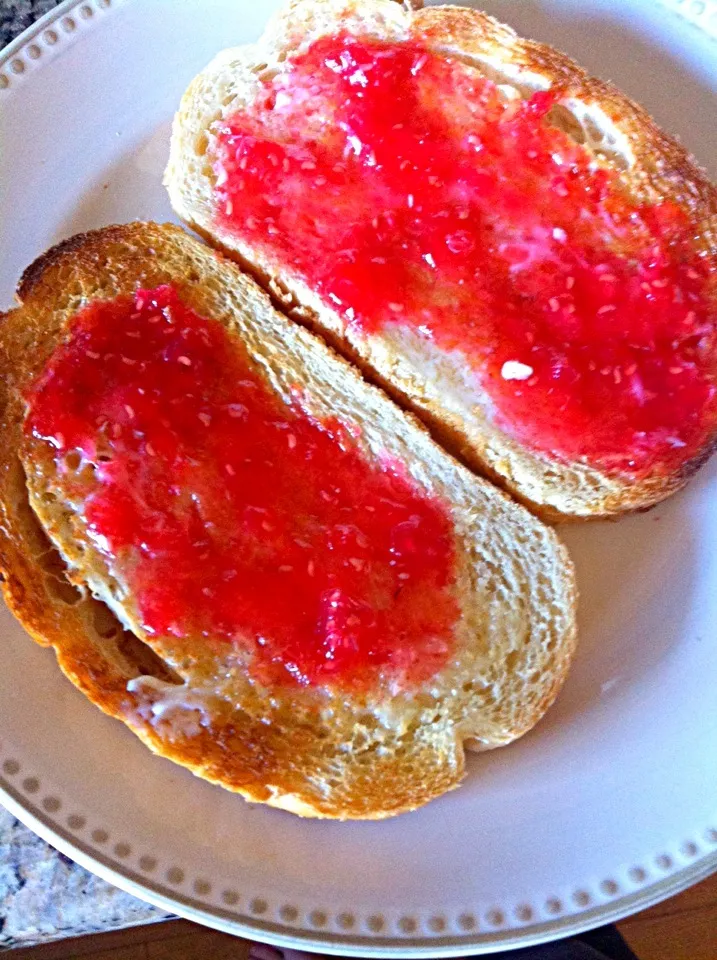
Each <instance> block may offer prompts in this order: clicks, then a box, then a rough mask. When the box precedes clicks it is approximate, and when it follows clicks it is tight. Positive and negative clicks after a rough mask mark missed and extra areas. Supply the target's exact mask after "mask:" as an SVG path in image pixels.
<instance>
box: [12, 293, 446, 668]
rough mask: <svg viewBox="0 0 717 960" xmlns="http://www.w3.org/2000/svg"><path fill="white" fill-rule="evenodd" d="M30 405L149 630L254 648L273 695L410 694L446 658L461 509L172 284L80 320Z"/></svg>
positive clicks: (101, 305)
mask: <svg viewBox="0 0 717 960" xmlns="http://www.w3.org/2000/svg"><path fill="white" fill-rule="evenodd" d="M28 401H29V410H28V415H27V419H26V424H25V429H26V432H28V433H29V434H31V435H33V436H34V437H35V438H36V439H39V440H45V441H47V442H49V443H50V444H52V446H53V448H54V456H55V458H56V459H57V462H58V467H59V475H60V481H59V482H60V483H61V484H66V485H67V488H68V490H70V491H71V492H74V493H75V494H76V493H77V492H78V491H77V489H76V487H77V485H78V484H81V483H82V482H83V479H82V478H83V477H84V478H86V479H85V482H87V483H88V484H89V486H88V497H87V500H86V511H85V517H86V523H87V527H88V532H89V534H90V536H91V537H92V539H93V541H94V542H95V543H96V544H97V546H98V547H99V548H100V549H101V550H102V551H103V552H104V553H105V554H106V555H107V556H108V557H110V558H111V560H112V564H113V567H114V569H115V571H119V572H121V574H122V576H123V578H124V579H125V580H126V582H127V583H128V585H129V586H130V588H131V590H132V592H133V595H134V597H135V599H136V602H137V604H138V607H139V613H140V616H141V619H142V621H143V624H144V627H145V629H146V630H147V631H148V632H150V633H152V634H157V635H162V636H170V637H171V636H176V637H180V638H191V639H195V638H202V637H206V638H207V640H206V642H226V641H229V642H232V643H236V644H242V645H244V646H245V647H248V648H249V650H250V651H251V652H252V653H253V654H254V656H253V658H252V664H253V666H252V668H251V669H252V670H253V672H254V675H255V676H256V677H257V678H258V679H259V680H260V681H262V682H266V683H299V684H317V683H322V684H323V683H326V684H338V685H352V684H353V685H355V684H362V685H365V684H367V683H370V682H373V681H374V680H376V679H377V678H378V675H379V673H380V674H381V675H382V676H384V677H387V678H388V680H389V681H392V682H394V683H398V684H410V683H413V682H418V681H420V680H422V679H425V678H426V677H429V676H431V675H432V674H433V673H434V672H435V671H436V670H438V669H439V668H440V667H441V666H442V665H443V664H444V663H445V661H446V658H447V657H448V656H449V654H450V651H451V649H452V647H451V644H452V636H453V626H454V623H455V620H456V616H457V610H456V606H455V602H454V599H453V596H452V591H451V589H450V588H451V586H452V584H453V581H454V547H453V542H454V541H453V529H452V524H451V521H450V519H449V517H448V514H447V511H446V510H445V509H444V507H443V506H442V505H441V504H440V503H438V502H435V501H434V500H431V499H429V498H427V497H426V496H425V495H423V494H422V493H421V492H419V491H418V490H417V489H416V488H415V487H414V485H413V484H412V483H411V482H410V481H409V480H408V479H407V477H406V476H405V475H404V474H403V473H402V471H401V469H400V467H398V466H396V465H391V464H390V463H385V464H383V465H382V466H374V465H371V464H369V463H368V462H367V461H366V460H365V459H364V458H363V457H362V456H361V455H360V454H359V453H358V452H357V449H356V445H355V440H354V439H353V438H352V436H351V434H350V432H349V431H348V430H347V429H345V428H344V427H342V426H341V424H339V423H334V422H317V421H316V420H313V419H311V418H310V417H308V416H307V415H306V414H305V413H304V412H302V410H301V408H300V406H299V402H298V401H297V403H296V404H294V405H292V406H287V405H286V404H284V403H283V402H282V401H281V400H280V399H279V398H278V397H277V395H275V394H274V393H273V392H270V391H269V389H268V388H267V387H266V386H265V384H264V382H263V381H262V380H261V379H260V378H259V377H258V376H257V375H256V374H255V373H254V372H253V368H252V366H251V364H250V362H249V361H248V360H247V358H246V357H245V356H244V355H243V353H242V352H241V350H240V347H239V346H238V345H237V343H236V342H235V341H234V340H232V339H230V338H229V336H228V335H227V333H226V331H225V330H224V328H223V327H222V326H221V325H220V324H219V323H217V322H216V321H213V320H209V319H204V318H202V317H200V316H198V315H197V314H196V313H194V312H192V311H191V310H190V309H188V308H187V307H186V306H184V305H183V304H182V302H181V300H180V299H179V297H178V295H177V294H176V292H175V291H174V290H173V289H172V288H171V287H166V286H165V287H159V288H157V289H155V290H150V291H140V292H138V293H137V294H136V296H135V297H134V299H132V298H129V297H126V298H120V299H118V300H116V301H109V302H98V303H96V304H93V305H91V306H89V307H88V308H86V309H85V310H83V311H82V312H81V313H79V314H78V315H77V317H76V318H75V320H74V323H73V326H72V327H71V332H70V336H69V339H68V340H67V341H66V343H65V344H64V345H62V346H61V347H59V348H58V349H57V351H56V352H55V354H54V355H53V357H52V359H51V361H50V363H49V364H48V366H47V368H46V369H45V371H44V373H43V375H42V376H41V378H40V379H39V380H38V382H37V384H36V385H35V386H34V388H33V392H32V394H31V395H30V396H29V398H28ZM78 454H79V457H78ZM80 458H81V462H80V463H78V462H77V461H78V459H80ZM68 464H69V466H68ZM88 465H89V466H88ZM88 471H89V474H90V479H89V480H87V474H88ZM201 642H205V641H201Z"/></svg>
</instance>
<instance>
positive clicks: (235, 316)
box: [0, 223, 575, 819]
mask: <svg viewBox="0 0 717 960" xmlns="http://www.w3.org/2000/svg"><path fill="white" fill-rule="evenodd" d="M165 283H171V284H172V285H174V287H175V289H176V290H177V291H178V293H179V295H180V297H181V298H182V301H183V302H184V303H186V304H187V305H188V306H189V307H190V308H191V309H193V310H195V311H196V312H198V313H199V314H201V315H203V316H207V317H212V318H214V319H216V320H218V321H219V322H221V323H222V324H223V325H225V327H226V328H227V329H228V330H230V331H231V335H232V336H233V337H237V338H239V339H240V340H241V341H243V343H244V344H245V345H246V347H247V348H248V352H249V356H251V358H252V363H253V364H255V366H256V370H257V371H258V372H259V373H260V376H261V377H262V379H263V380H265V381H266V383H267V384H268V385H269V387H270V388H271V390H272V391H273V392H275V393H276V394H277V395H279V396H280V397H282V398H283V401H284V402H286V403H289V402H290V397H291V395H292V394H291V391H292V390H293V389H295V388H296V386H297V384H298V385H300V387H301V390H302V397H303V399H302V404H303V405H304V407H305V409H307V410H308V412H309V413H310V415H311V416H315V417H316V418H322V417H327V416H331V417H336V416H338V417H339V418H340V419H341V420H342V421H344V422H346V423H353V424H356V425H358V426H360V436H359V437H358V439H357V441H356V442H357V444H358V445H359V447H360V449H361V451H362V453H364V454H365V456H366V457H367V458H369V459H370V460H372V461H375V459H376V458H377V457H379V456H385V455H388V456H390V457H393V458H395V459H396V460H398V461H400V462H401V463H404V464H405V465H406V467H407V469H408V470H409V471H410V475H411V477H412V479H413V482H414V483H415V485H416V486H417V487H418V488H419V489H420V490H423V491H425V492H427V493H429V494H431V495H435V496H437V497H439V498H441V500H442V501H444V502H446V503H447V504H448V505H449V511H450V516H451V520H452V523H453V524H454V526H455V553H456V558H457V559H456V570H457V574H456V582H455V591H456V597H457V600H458V603H459V609H460V614H459V619H458V621H457V625H456V627H455V638H456V640H455V643H456V646H455V656H453V657H452V659H451V660H450V662H449V663H448V664H447V665H446V666H445V667H443V668H442V670H441V671H440V672H439V673H438V674H437V675H435V677H434V678H433V679H432V680H430V681H428V682H425V683H422V684H421V685H420V686H419V687H418V688H417V689H410V690H406V691H404V692H401V691H393V692H388V690H387V689H383V688H381V689H372V688H370V689H369V690H368V691H365V692H358V691H357V692H346V691H345V690H339V691H334V692H332V690H331V689H328V688H327V689H316V688H313V687H308V688H300V687H297V688H291V689H281V688H277V689H272V688H266V687H262V686H261V685H260V684H258V683H256V682H254V681H252V680H250V679H249V676H248V674H247V671H246V670H241V669H240V670H239V671H237V669H236V665H237V662H238V661H237V651H236V650H233V649H232V646H231V644H227V645H226V651H227V652H226V657H225V656H223V655H221V654H220V653H217V652H216V651H214V652H213V651H212V649H210V647H209V646H208V645H207V644H206V642H204V641H202V640H201V638H200V639H197V640H196V641H193V643H192V647H191V650H190V652H189V654H188V653H187V650H186V649H183V646H182V643H180V642H178V641H177V640H176V639H172V638H171V637H166V636H165V637H160V636H150V635H148V634H147V633H146V632H145V631H143V628H142V626H141V624H140V623H139V622H138V619H137V615H136V614H134V613H133V609H134V608H133V606H132V603H131V599H132V598H131V596H129V595H128V590H127V587H126V584H125V583H123V581H122V579H121V576H119V575H118V574H117V571H116V570H113V568H112V562H111V560H109V559H108V558H107V556H105V555H104V554H102V553H101V552H100V551H99V549H98V548H97V546H96V544H95V543H94V542H93V540H92V539H91V538H90V537H89V536H88V531H87V528H86V525H85V524H84V523H83V518H82V515H81V511H78V510H77V509H76V507H75V508H73V506H72V504H68V503H67V502H62V500H59V501H58V499H57V491H58V489H59V488H58V486H57V484H56V483H55V482H54V480H55V479H56V476H57V474H56V470H57V467H56V465H55V462H54V459H53V457H52V450H51V449H50V448H49V445H48V444H47V442H46V441H36V440H34V439H33V442H29V440H28V439H27V438H26V439H23V428H22V425H23V419H24V416H25V410H26V402H25V401H24V400H23V396H25V395H26V390H27V388H28V385H29V384H31V383H32V382H33V381H34V379H35V378H36V377H37V376H38V374H39V373H40V372H41V371H42V370H43V368H44V367H45V365H46V363H47V361H48V358H50V356H51V355H52V354H53V351H54V350H55V349H56V348H57V346H58V345H59V344H60V343H62V342H63V339H66V336H67V330H68V324H69V323H70V321H71V320H72V318H73V317H74V316H75V315H76V313H77V311H78V310H79V309H81V308H82V307H84V306H86V305H87V304H88V303H92V302H93V301H96V300H103V299H104V300H109V299H112V298H115V297H117V296H119V295H122V294H131V293H133V292H134V291H135V290H136V289H137V288H143V289H146V288H153V287H155V286H158V285H160V284H165ZM18 299H19V301H20V302H21V306H20V307H18V308H17V309H15V310H12V311H10V312H9V313H7V314H5V315H2V316H0V371H2V380H1V383H2V394H1V395H0V571H2V579H3V581H4V583H3V589H4V593H5V597H6V600H7V603H8V604H9V606H10V608H11V609H12V610H13V612H14V613H15V614H16V616H17V617H18V618H19V619H20V621H21V622H22V623H23V624H24V626H25V627H26V628H27V629H28V631H29V632H30V634H31V635H32V636H33V637H34V638H35V639H36V640H37V641H38V642H39V643H41V644H44V645H49V646H52V647H53V648H54V649H55V652H56V655H57V659H58V661H59V664H60V666H61V668H62V670H63V671H64V673H65V674H66V675H67V676H68V677H69V679H70V680H71V681H72V682H73V683H74V684H75V685H76V686H77V687H79V689H80V690H82V692H83V693H84V694H85V695H86V696H87V697H89V699H90V700H92V701H93V702H94V703H95V704H97V705H98V706H99V707H101V708H102V710H104V711H105V712H106V713H108V714H110V715H112V716H114V717H117V718H118V719H120V720H122V721H123V722H124V723H126V724H127V725H128V726H129V727H130V728H131V729H132V730H133V731H134V732H135V733H136V734H137V736H138V737H140V738H141V739H142V740H143V741H144V742H145V743H146V744H147V745H148V746H149V747H150V748H151V749H152V750H153V751H155V752H156V753H158V754H161V755H162V756H165V757H168V758H169V759H171V760H174V761H176V762H178V763H180V764H183V765H184V766H186V767H188V768H189V769H190V770H192V771H193V772H194V773H195V774H197V775H199V776H201V777H204V778H206V779H207V780H210V781H212V782H215V783H219V784H221V785H222V786H224V787H227V788H229V789H230V790H235V791H237V792H239V793H241V794H243V795H244V796H245V797H246V798H247V799H249V800H253V801H259V802H264V803H268V804H271V805H273V806H276V807H281V808H283V809H286V810H290V811H292V812H294V813H297V814H300V815H303V816H316V817H332V818H342V819H343V818H381V817H386V816H390V815H392V814H396V813H400V812H401V811H405V810H410V809H413V808H415V807H418V806H420V805H421V804H423V803H425V802H427V801H428V800H430V799H431V798H433V797H436V796H438V795H439V794H441V793H443V792H444V791H446V790H449V789H451V788H453V787H455V786H456V785H457V784H458V783H459V782H460V780H461V778H462V776H463V771H464V745H465V744H466V742H469V745H474V746H477V747H478V748H479V749H489V748H492V747H496V746H500V745H501V744H505V743H508V742H509V741H511V740H513V739H515V738H516V737H518V736H520V735H521V734H523V733H525V732H526V731H527V730H528V729H530V728H531V727H532V726H533V724H534V723H536V721H537V720H538V719H539V718H540V716H541V715H542V714H543V712H544V711H545V710H546V709H547V707H548V706H549V705H550V703H551V702H552V701H553V700H554V698H555V696H556V694H557V692H558V689H559V688H560V686H561V684H562V682H563V680H564V678H565V675H566V672H567V670H568V666H569V663H570V659H571V656H572V653H573V648H574V644H575V587H574V579H573V569H572V565H571V562H570V560H569V558H568V556H567V552H566V550H565V548H564V547H563V546H562V544H561V543H560V542H559V541H558V539H557V537H556V536H555V534H554V533H553V532H552V531H551V530H550V529H548V528H547V527H545V526H544V525H543V524H542V523H541V522H540V521H539V520H537V519H535V518H534V517H533V516H532V515H531V514H530V513H529V512H528V511H527V510H525V509H524V508H523V507H521V506H519V505H518V504H516V503H514V502H513V501H511V500H510V498H509V497H507V496H506V495H505V494H503V493H502V492H500V491H499V490H498V489H496V488H495V487H493V486H492V485H491V484H489V483H487V482H485V481H483V480H481V479H478V478H476V477H474V476H473V475H472V474H471V473H470V472H469V471H468V470H467V469H465V468H464V467H462V466H460V465H459V464H458V463H456V462H455V461H454V460H453V459H451V458H450V457H449V456H448V455H447V454H446V453H445V452H444V451H443V450H442V449H440V448H439V447H438V446H437V445H436V444H435V443H434V442H433V440H432V439H431V438H430V436H429V435H428V433H427V432H426V431H425V429H424V428H423V427H422V426H420V425H419V424H418V423H417V422H416V421H414V420H413V419H412V418H411V417H410V416H409V415H407V414H405V413H404V412H402V411H401V410H400V409H399V408H398V407H396V406H395V405H394V403H393V402H392V401H391V400H389V399H388V398H387V397H386V396H385V395H384V394H383V393H382V391H380V390H379V389H377V388H376V387H373V386H370V385H368V384H367V383H365V382H364V381H363V379H362V378H361V376H360V374H359V373H358V372H357V371H356V370H355V369H354V368H353V367H352V366H351V365H349V364H348V363H346V362H345V361H344V360H342V359H341V358H339V357H337V356H336V355H335V354H334V353H333V352H332V351H331V350H330V349H329V348H328V347H326V346H325V345H324V344H323V343H322V342H321V341H320V340H318V339H317V338H315V337H314V336H313V335H312V334H310V333H309V332H308V331H306V330H305V329H303V328H302V327H301V326H299V325H298V324H295V323H293V322H291V321H290V320H287V319H286V318H285V317H284V316H282V315H281V314H279V313H278V312H277V311H276V310H274V309H273V307H272V306H271V303H270V301H269V298H268V297H267V295H266V294H265V293H264V292H263V291H261V290H260V288H259V287H258V286H257V285H256V284H255V283H254V281H253V280H251V279H250V278H248V277H247V276H246V275H245V274H243V273H241V272H240V271H239V270H238V269H237V268H236V267H235V266H234V265H233V264H232V263H230V262H229V261H227V260H225V259H224V258H223V257H222V256H221V255H220V254H217V253H215V252H213V251H211V250H210V249H209V248H207V247H205V246H204V245H203V244H201V243H199V242H198V241H196V240H194V239H192V238H190V237H189V236H188V235H186V234H185V233H184V232H183V231H181V230H180V229H178V228H177V227H174V226H171V225H165V226H158V225H154V224H149V223H135V224H129V225H126V226H116V227H109V228H107V229H104V230H100V231H97V232H94V233H88V234H85V235H81V236H77V237H74V238H73V239H70V240H67V241H66V242H64V243H62V244H60V245H59V246H57V247H55V248H53V249H52V250H50V251H49V252H48V253H46V254H45V255H44V256H42V257H40V258H39V259H38V260H37V261H36V262H35V263H34V264H33V265H32V266H31V267H29V268H28V270H27V271H26V272H25V274H24V276H23V278H22V281H21V283H20V285H19V288H18ZM38 519H39V523H38ZM48 537H49V540H48ZM198 573H199V565H198ZM68 581H69V582H68ZM71 584H73V585H74V586H72V585H71ZM115 617H116V618H117V619H115ZM118 621H119V622H118ZM232 667H233V668H234V669H232Z"/></svg>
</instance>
